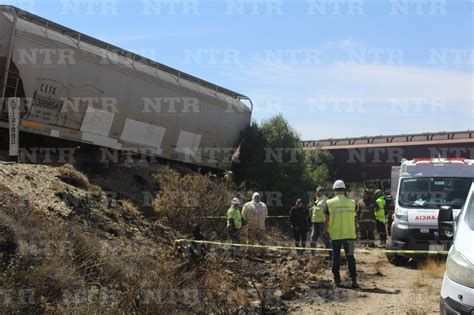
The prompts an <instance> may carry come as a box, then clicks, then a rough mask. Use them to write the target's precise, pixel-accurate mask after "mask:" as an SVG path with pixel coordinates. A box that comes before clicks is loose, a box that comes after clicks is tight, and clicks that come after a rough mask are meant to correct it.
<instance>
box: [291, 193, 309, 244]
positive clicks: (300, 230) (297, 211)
mask: <svg viewBox="0 0 474 315" xmlns="http://www.w3.org/2000/svg"><path fill="white" fill-rule="evenodd" d="M309 222H310V221H309V212H308V209H306V207H305V206H304V203H303V200H301V199H298V200H296V205H295V206H294V207H293V208H291V210H290V225H291V227H292V228H293V233H294V234H295V246H296V247H303V248H304V247H306V236H307V234H308V225H309Z"/></svg>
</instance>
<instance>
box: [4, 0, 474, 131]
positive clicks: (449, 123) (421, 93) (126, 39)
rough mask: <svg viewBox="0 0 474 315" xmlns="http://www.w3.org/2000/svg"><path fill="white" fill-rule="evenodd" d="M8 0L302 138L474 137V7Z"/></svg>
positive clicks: (249, 0) (465, 0) (401, 1)
mask: <svg viewBox="0 0 474 315" xmlns="http://www.w3.org/2000/svg"><path fill="white" fill-rule="evenodd" d="M3 2H4V3H7V4H14V5H16V6H18V7H20V8H23V9H25V10H28V11H32V12H33V13H35V14H38V15H40V16H42V17H45V18H47V19H50V20H52V21H55V22H58V23H60V24H63V25H65V26H68V27H70V28H73V29H75V30H77V31H80V32H83V33H86V34H88V35H91V36H94V37H97V38H99V39H101V40H104V41H107V42H110V43H113V44H115V45H117V46H120V47H122V48H125V49H128V50H131V51H133V52H136V53H139V54H141V55H144V56H146V57H149V58H151V59H154V60H156V61H159V62H161V63H164V64H166V65H168V66H172V67H175V68H177V69H179V70H182V71H184V72H187V73H190V74H193V75H196V76H198V77H201V78H203V79H206V80H208V81H211V82H213V83H216V84H218V85H221V86H223V87H226V88H229V89H232V90H235V91H237V92H240V93H242V94H245V95H248V96H249V97H250V98H252V99H253V101H254V104H255V112H254V115H253V118H254V119H255V120H257V121H261V120H263V119H267V118H269V117H272V116H273V115H275V114H278V113H283V115H284V116H285V117H286V118H287V119H288V120H289V122H290V123H291V125H292V126H293V127H295V128H296V129H297V130H298V131H299V132H300V134H301V136H302V138H303V139H305V140H310V139H322V138H329V137H333V138H334V137H352V136H364V135H387V134H401V133H415V132H436V131H448V130H452V131H454V130H467V129H471V130H472V129H474V101H473V90H474V84H473V63H474V52H473V41H474V39H473V36H474V35H473V18H474V1H473V0H446V1H444V0H229V1H226V0H134V1H132V0H116V1H115V0H67V1H61V0H41V1H34V0H16V1H3Z"/></svg>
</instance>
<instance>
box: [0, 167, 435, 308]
mask: <svg viewBox="0 0 474 315" xmlns="http://www.w3.org/2000/svg"><path fill="white" fill-rule="evenodd" d="M157 169H158V168H157V167H154V168H153V169H152V170H151V169H147V168H145V166H140V165H138V166H137V165H135V166H130V165H128V166H123V167H120V168H117V169H113V170H103V171H102V172H100V173H95V175H91V176H89V179H87V178H86V179H85V182H84V178H79V179H78V178H76V179H74V180H71V174H75V175H74V176H79V175H77V173H75V172H74V169H73V171H71V170H70V169H69V168H66V169H64V167H63V168H59V167H51V166H45V165H31V164H9V163H1V162H0V188H1V189H0V191H1V196H0V197H1V199H0V224H1V226H7V227H8V229H11V230H13V231H14V233H15V234H16V240H15V241H16V242H17V245H18V244H22V242H23V243H25V242H26V243H28V242H35V241H36V240H37V239H38V238H39V239H43V241H44V238H53V241H58V238H59V239H60V238H61V235H64V238H65V239H68V241H71V242H76V241H77V237H72V238H71V236H70V235H69V232H70V231H72V230H74V231H75V232H74V233H72V232H71V233H72V234H80V235H81V237H82V236H87V237H88V238H87V240H88V241H87V242H89V243H91V242H92V243H94V242H97V243H100V244H101V248H102V251H103V249H104V248H107V249H109V250H110V251H108V252H107V254H106V256H104V257H100V259H99V258H97V260H98V261H99V264H106V265H107V266H109V267H108V268H103V269H100V268H99V270H96V269H97V266H95V265H93V266H88V267H87V268H83V264H84V263H88V260H83V261H82V263H81V265H79V266H77V265H76V262H75V261H77V257H76V260H74V259H72V258H71V260H69V258H68V257H69V256H70V254H71V253H69V252H66V253H59V254H58V255H57V256H55V255H49V256H48V257H40V259H39V260H38V259H35V260H34V262H32V263H31V266H30V260H25V259H24V256H27V255H29V254H31V253H29V252H28V251H26V252H22V255H23V256H22V257H20V258H18V257H14V258H12V259H11V260H10V262H9V265H8V266H4V267H3V269H2V276H3V280H2V282H1V286H2V290H5V289H12V288H13V289H14V288H18V287H30V288H31V287H32V288H34V289H35V290H36V291H39V292H40V293H38V294H36V293H35V294H34V296H33V297H32V300H31V301H32V302H33V304H36V303H37V304H40V305H39V306H38V307H36V308H35V307H32V308H31V307H30V308H27V310H28V311H31V310H34V311H35V312H38V313H42V312H47V310H48V309H49V310H52V311H54V312H59V313H71V310H73V311H74V312H75V313H78V314H82V313H107V312H114V311H121V312H124V313H132V312H135V313H163V312H170V311H173V310H174V311H178V312H179V313H199V312H202V313H225V312H228V313H239V312H240V313H241V314H243V313H264V312H265V313H280V314H284V313H295V314H318V313H321V314H346V313H349V312H351V313H354V314H366V313H384V314H385V313H397V314H399V313H407V314H425V313H437V311H438V302H439V290H440V285H441V278H440V277H441V275H442V270H437V271H436V272H433V271H432V270H431V269H432V268H433V267H432V266H431V267H430V268H431V269H430V268H425V267H423V265H420V264H419V265H417V264H415V263H412V264H410V265H408V266H405V267H395V266H393V265H391V264H389V263H388V261H387V260H386V258H385V256H384V255H383V253H381V252H380V251H379V250H377V249H374V250H372V251H371V252H370V253H358V254H357V255H356V259H357V264H358V265H357V267H358V272H359V282H360V285H361V289H358V290H352V289H349V288H334V286H333V285H332V276H331V272H330V263H329V262H328V261H327V260H326V259H325V257H324V255H323V254H321V255H319V256H318V257H312V256H311V255H310V253H309V252H305V253H304V254H302V255H300V254H299V253H294V252H293V251H281V250H273V249H269V250H266V252H265V254H264V255H263V256H261V255H260V254H261V252H260V251H257V250H250V251H248V250H245V249H242V250H241V251H240V252H241V255H242V257H241V258H238V259H233V258H232V257H230V256H229V251H227V250H225V249H223V248H221V247H219V246H217V247H212V248H210V253H208V255H207V256H206V257H205V258H203V259H201V260H200V261H197V262H194V261H193V262H191V261H190V259H189V257H188V256H187V255H185V254H175V242H174V240H175V239H178V238H183V237H186V235H182V234H180V233H178V232H176V231H174V230H173V229H171V228H169V227H167V226H165V225H163V224H162V222H160V220H155V218H150V216H148V215H146V213H145V215H143V213H141V212H140V211H139V209H137V208H136V207H135V206H133V202H135V203H137V204H138V203H140V202H142V201H143V200H144V199H141V198H149V197H146V196H145V197H143V194H142V192H143V191H147V192H149V195H151V196H153V195H155V194H156V192H157V191H158V189H159V187H157V185H156V183H155V182H154V180H153V177H152V176H151V175H152V173H153V172H156V171H157ZM70 172H72V173H70ZM79 174H80V173H79ZM74 176H72V177H74ZM110 192H114V193H113V194H110ZM130 200H132V201H133V202H132V203H130ZM150 207H151V205H146V206H145V212H146V211H151V210H150ZM27 209H30V210H27ZM25 216H31V220H29V221H28V220H26V219H23V218H24V217H25ZM25 220H26V221H25ZM46 222H47V223H46ZM221 224H223V223H221V222H220V221H216V222H215V225H221ZM42 225H44V226H42ZM1 226H0V227H1ZM63 226H64V227H63ZM45 230H51V231H55V232H54V233H53V232H51V233H49V234H44V235H43V234H42V233H46V232H45ZM203 232H204V234H206V232H207V231H203ZM35 234H38V235H40V236H38V237H37V238H33V237H32V235H35ZM267 238H268V240H271V242H275V241H276V240H278V241H288V236H287V235H286V233H285V232H282V231H281V230H279V229H277V228H273V229H271V231H270V232H269V235H268V236H267ZM5 239H7V240H8V237H4V238H2V235H0V242H4V243H5V242H6V241H5ZM7 243H8V242H7ZM0 245H2V246H3V245H4V244H3V243H2V244H0ZM30 245H31V244H30ZM17 247H18V248H17V251H20V249H21V247H22V246H17ZM23 247H24V246H23ZM2 248H4V247H2ZM29 248H31V246H30V247H29ZM23 250H24V248H23ZM54 250H55V249H54ZM54 250H53V251H54ZM74 250H75V251H77V248H76V247H74ZM17 256H18V252H17ZM40 256H41V255H40ZM4 258H5V257H4ZM115 260H119V262H118V263H116V264H115V263H112V262H115ZM55 261H59V262H60V265H67V266H69V265H70V267H71V268H70V269H71V275H69V276H68V278H67V279H69V280H68V281H69V282H67V281H63V280H62V279H60V278H58V274H60V272H59V271H51V272H52V273H53V274H54V275H51V276H50V278H49V276H48V273H46V271H47V270H48V269H47V268H46V267H47V266H48V265H52V264H54V263H55ZM94 264H95V262H94ZM61 268H62V267H57V268H56V269H57V270H60V269H61ZM68 268H69V267H68ZM68 268H65V269H64V270H63V272H64V273H67V272H69V270H70V269H68ZM114 268H116V269H117V270H116V271H114V272H113V273H112V272H110V270H111V269H113V270H115V269H114ZM84 269H86V271H84ZM438 269H442V268H438ZM25 270H26V271H25ZM45 270H46V271H45ZM91 270H94V274H93V276H91V274H90V272H91ZM345 274H346V268H345V266H344V267H343V269H342V275H343V279H344V275H345ZM32 275H36V276H37V277H36V278H33V277H32ZM32 278H33V279H32ZM38 279H39V280H38ZM165 280H166V281H165ZM346 280H347V277H346ZM51 283H54V284H55V286H54V290H52V289H51V288H48V289H44V288H45V286H46V287H47V286H48V285H50V284H51ZM72 284H74V285H75V286H76V287H80V288H86V289H87V290H89V291H90V290H92V291H94V290H98V289H97V288H102V289H103V288H107V289H109V290H112V289H113V290H115V291H114V292H119V293H120V294H119V295H118V296H116V297H115V298H116V299H117V301H116V303H115V306H114V307H116V308H108V306H106V305H107V303H104V305H102V304H101V306H100V308H93V306H92V305H91V306H90V307H87V308H83V307H82V308H81V307H77V306H76V308H74V307H72V306H71V305H66V306H65V304H64V292H69V291H68V290H70V289H71V288H72ZM144 288H149V289H148V291H145V294H143V292H144ZM150 288H152V289H150ZM188 289H189V290H194V291H192V292H195V293H196V294H195V295H192V297H193V298H189V296H188V299H187V301H185V302H182V301H183V298H181V297H180V294H181V295H182V294H184V293H186V294H188V293H189V292H188V291H187V290H188ZM173 290H176V291H177V292H174V293H175V296H174V298H173V296H172V294H171V295H170V292H173ZM89 291H88V292H89ZM164 291H166V294H163V292H164ZM2 292H4V291H2ZM52 292H53V293H54V294H53V293H52ZM146 292H147V293H146ZM157 292H160V293H159V294H158V293H157ZM183 292H184V293H183ZM157 295H159V296H157ZM150 296H152V297H154V298H153V299H152V300H153V301H152V302H150ZM157 297H160V298H157ZM5 301H6V300H5V299H4V298H2V299H0V303H4V305H3V306H4V307H5V308H4V309H7V310H9V311H11V310H14V309H15V304H14V303H15V302H14V301H13V302H12V300H11V299H10V300H7V302H5ZM89 301H90V300H89ZM114 301H115V300H114ZM178 301H180V302H178ZM109 304H110V303H109ZM112 304H114V303H112ZM162 304H167V307H163V305H162ZM181 304H183V305H181ZM57 305H60V306H61V307H62V308H61V307H59V306H57ZM27 306H28V305H27ZM71 307H72V308H71ZM18 310H20V308H18Z"/></svg>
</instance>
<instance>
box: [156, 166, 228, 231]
mask: <svg viewBox="0 0 474 315" xmlns="http://www.w3.org/2000/svg"><path fill="white" fill-rule="evenodd" d="M155 178H156V180H157V181H158V183H159V185H160V193H159V194H158V196H157V197H156V199H155V200H154V203H153V205H154V209H155V211H156V213H157V214H158V216H159V217H161V218H162V219H164V220H165V223H166V224H168V225H169V226H171V227H172V228H174V229H176V230H178V231H180V232H182V233H189V232H190V231H191V227H192V225H193V224H194V223H201V224H202V225H205V226H206V227H209V228H211V229H213V230H215V231H217V232H222V231H223V229H224V227H225V224H224V223H222V224H220V225H216V224H215V222H216V221H213V220H208V219H205V218H204V217H207V216H223V215H225V214H226V212H227V209H228V208H229V205H230V200H232V198H233V197H234V196H235V195H234V193H233V192H232V191H231V190H230V189H229V188H228V187H227V185H226V183H225V182H223V181H222V180H220V179H217V178H215V177H214V176H212V175H209V174H208V175H201V174H198V173H190V174H186V175H180V174H179V173H178V172H177V171H175V170H173V169H171V168H170V167H164V168H162V169H161V171H160V172H159V173H158V174H157V175H155Z"/></svg>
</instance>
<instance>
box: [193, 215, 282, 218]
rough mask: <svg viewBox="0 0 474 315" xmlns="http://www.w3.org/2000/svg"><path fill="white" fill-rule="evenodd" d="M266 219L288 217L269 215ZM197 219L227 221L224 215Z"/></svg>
mask: <svg viewBox="0 0 474 315" xmlns="http://www.w3.org/2000/svg"><path fill="white" fill-rule="evenodd" d="M268 218H270V219H271V218H289V216H287V215H270V216H267V219H268ZM198 219H227V217H226V216H225V215H222V216H209V217H198Z"/></svg>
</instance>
